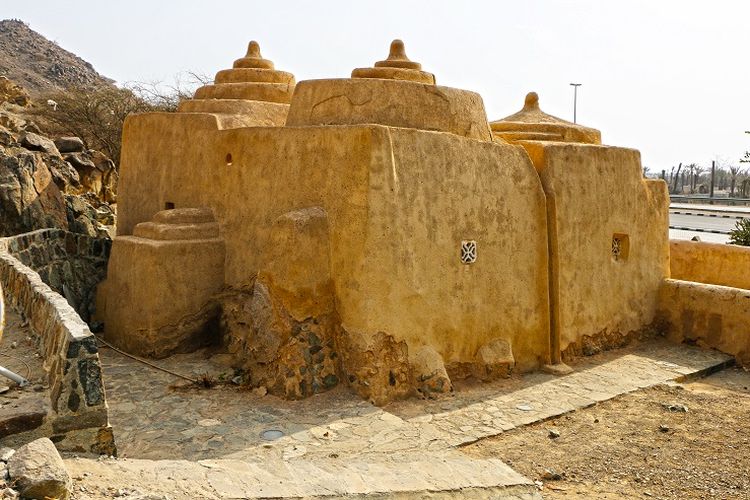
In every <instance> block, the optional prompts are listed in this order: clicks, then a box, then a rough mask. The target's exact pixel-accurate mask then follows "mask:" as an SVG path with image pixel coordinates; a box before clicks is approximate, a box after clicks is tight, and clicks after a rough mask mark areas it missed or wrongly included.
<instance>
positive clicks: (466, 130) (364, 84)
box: [286, 78, 492, 141]
mask: <svg viewBox="0 0 750 500" xmlns="http://www.w3.org/2000/svg"><path fill="white" fill-rule="evenodd" d="M366 123H378V124H381V125H388V126H391V127H409V128H414V129H420V130H433V131H438V132H451V133H453V134H456V135H460V136H464V137H469V138H471V139H477V140H483V141H490V140H492V135H491V132H490V126H489V123H488V122H487V113H486V112H485V110H484V102H483V101H482V97H481V96H480V95H479V94H477V93H475V92H470V91H468V90H462V89H454V88H450V87H440V86H437V85H431V84H424V83H416V82H408V81H403V80H387V79H381V78H353V79H348V78H346V79H344V78H342V79H335V80H307V81H303V82H300V83H299V84H298V85H297V87H296V88H295V90H294V96H293V97H292V103H291V106H290V108H289V115H288V117H287V121H286V125H287V126H292V127H295V126H306V125H307V126H309V125H358V124H366Z"/></svg>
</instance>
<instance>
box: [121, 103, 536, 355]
mask: <svg viewBox="0 0 750 500" xmlns="http://www.w3.org/2000/svg"><path fill="white" fill-rule="evenodd" d="M123 145H124V146H123V154H122V165H121V184H120V190H121V191H120V200H121V203H120V207H119V221H118V232H119V234H120V235H127V234H131V233H132V230H133V227H134V226H135V224H137V223H139V222H144V221H147V220H150V219H151V217H152V216H153V215H154V214H155V213H156V212H157V211H159V210H163V209H164V208H165V206H166V204H167V203H171V204H174V206H175V207H177V208H180V207H203V206H206V207H210V208H212V209H213V210H214V212H215V214H216V217H217V220H218V222H219V223H220V225H221V235H222V237H223V238H224V239H225V243H226V265H225V281H226V284H227V285H228V286H231V287H234V288H242V287H243V286H247V285H249V284H251V283H252V280H253V279H254V277H255V274H256V273H257V271H258V270H259V269H260V267H261V264H262V263H261V261H260V259H261V256H262V255H263V252H264V251H265V248H264V247H265V245H266V242H267V241H269V234H270V231H271V227H272V225H273V223H274V221H275V220H276V219H277V218H279V217H280V216H282V215H283V214H285V213H287V212H290V211H293V210H299V209H305V208H310V207H321V208H323V209H324V210H325V213H326V214H327V217H328V220H329V226H330V241H331V246H330V260H329V262H330V267H331V273H332V279H333V281H334V286H335V293H336V306H337V309H338V313H339V314H340V315H341V320H342V324H343V325H344V327H345V328H346V329H347V330H348V329H351V330H352V331H358V332H361V333H363V334H366V335H375V334H376V333H377V332H379V331H384V332H386V333H388V334H389V335H392V336H393V337H395V338H396V339H398V340H405V341H406V342H407V343H408V344H409V347H410V349H411V348H417V347H419V346H421V345H423V344H428V343H429V344H434V345H436V346H437V348H438V350H439V351H440V354H442V355H443V356H444V358H445V359H446V361H447V362H454V361H458V360H461V361H469V360H470V359H469V358H471V360H473V357H474V355H475V354H476V350H477V349H478V348H479V346H481V345H483V344H484V343H486V342H487V341H489V340H491V339H494V338H497V337H501V338H506V339H508V340H509V341H511V342H512V344H513V346H512V347H513V351H514V355H516V358H517V362H518V363H519V365H520V366H521V367H523V368H525V369H528V368H533V367H536V366H537V365H538V364H539V362H540V358H546V357H547V353H548V343H549V340H548V339H549V335H548V307H547V302H546V300H547V292H546V286H547V276H546V269H547V261H546V231H545V229H544V228H545V208H544V198H543V193H542V190H541V186H540V185H539V180H538V178H537V176H536V173H535V172H534V169H533V166H532V165H531V163H530V162H529V160H528V158H527V157H526V155H525V154H523V151H522V150H521V149H519V148H517V147H514V146H509V145H505V144H497V143H490V142H480V141H475V140H471V139H466V138H461V137H456V136H454V135H452V134H446V133H435V132H424V131H415V130H407V129H395V128H388V127H383V126H376V125H364V126H327V127H283V128H275V129H268V128H244V129H233V130H218V122H217V121H216V119H215V118H214V117H212V116H210V115H198V114H182V113H181V114H177V115H174V114H149V115H141V116H131V117H129V118H128V120H127V122H126V125H125V133H124V140H123ZM230 160H231V161H230ZM394 222H395V223H394ZM465 239H475V240H477V242H478V245H479V257H478V260H477V263H476V264H474V265H472V266H465V265H463V264H461V263H460V260H459V247H460V243H461V241H462V240H465ZM144 300H145V299H144ZM386 313H387V314H386Z"/></svg>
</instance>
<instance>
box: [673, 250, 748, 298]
mask: <svg viewBox="0 0 750 500" xmlns="http://www.w3.org/2000/svg"><path fill="white" fill-rule="evenodd" d="M669 251H670V256H669V257H670V261H669V266H670V269H671V277H672V278H673V279H676V280H684V281H696V282H698V283H710V284H713V285H723V286H730V287H735V288H743V289H750V247H742V246H738V245H725V244H722V243H704V242H701V241H683V240H671V241H670V242H669Z"/></svg>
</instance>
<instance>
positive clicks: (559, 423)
mask: <svg viewBox="0 0 750 500" xmlns="http://www.w3.org/2000/svg"><path fill="white" fill-rule="evenodd" d="M749 388H750V374H748V373H747V372H745V371H743V370H742V369H739V368H732V369H728V370H724V371H722V372H719V373H717V374H714V375H712V376H710V377H708V378H705V379H701V380H697V381H694V382H690V383H686V384H683V385H676V386H659V387H656V388H652V389H647V390H642V391H638V392H635V393H631V394H627V395H623V396H620V397H618V398H616V399H614V400H610V401H606V402H603V403H600V404H598V405H596V406H593V407H589V408H587V409H583V410H579V411H576V412H573V413H570V414H567V415H563V416H561V417H558V418H555V419H552V420H548V421H546V422H540V423H537V424H533V425H530V426H527V427H523V428H519V429H516V430H513V431H510V432H507V433H505V434H502V435H500V436H497V437H495V438H490V439H485V440H482V441H479V442H477V443H474V444H472V445H469V446H466V447H464V448H463V450H464V452H465V453H467V454H469V455H472V456H476V457H496V458H499V459H501V460H503V461H504V462H506V463H507V464H508V465H510V466H511V467H513V468H514V469H515V470H516V471H518V472H520V473H521V474H524V475H525V476H527V477H529V478H531V479H533V480H536V481H538V483H537V484H538V485H540V487H541V488H542V493H543V495H544V497H545V498H607V499H614V498H680V499H683V498H750V424H749V423H748V417H749V416H750V390H748V389H749ZM555 433H559V437H554V435H555Z"/></svg>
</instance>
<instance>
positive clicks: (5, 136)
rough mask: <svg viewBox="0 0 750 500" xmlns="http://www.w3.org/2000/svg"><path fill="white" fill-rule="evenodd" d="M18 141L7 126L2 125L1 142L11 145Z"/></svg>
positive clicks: (0, 126) (4, 144)
mask: <svg viewBox="0 0 750 500" xmlns="http://www.w3.org/2000/svg"><path fill="white" fill-rule="evenodd" d="M15 142H16V138H15V137H14V136H13V134H12V133H11V132H10V130H8V129H7V128H5V127H3V126H2V125H0V144H2V145H3V146H11V145H13V144H14V143H15Z"/></svg>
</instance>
